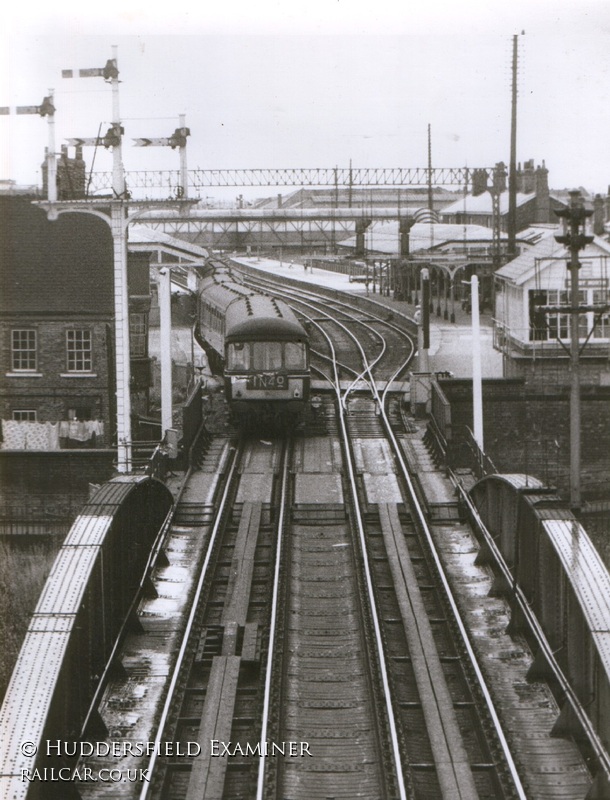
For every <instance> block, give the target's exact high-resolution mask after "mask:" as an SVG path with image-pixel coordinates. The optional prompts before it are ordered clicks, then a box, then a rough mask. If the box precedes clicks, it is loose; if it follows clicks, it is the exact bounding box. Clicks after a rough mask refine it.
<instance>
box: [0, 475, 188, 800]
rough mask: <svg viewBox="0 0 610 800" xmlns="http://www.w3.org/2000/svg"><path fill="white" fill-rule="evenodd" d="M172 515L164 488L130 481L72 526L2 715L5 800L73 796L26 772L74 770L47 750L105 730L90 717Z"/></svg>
mask: <svg viewBox="0 0 610 800" xmlns="http://www.w3.org/2000/svg"><path fill="white" fill-rule="evenodd" d="M172 505H173V497H172V494H171V492H170V491H169V489H168V488H167V487H166V486H165V485H164V484H162V483H161V482H160V481H158V480H155V479H154V478H149V477H146V476H121V477H118V478H114V479H113V480H111V481H109V482H107V483H105V484H104V485H103V486H101V487H100V488H99V489H98V490H97V492H96V493H95V494H94V495H93V497H92V498H91V500H90V501H89V502H88V503H87V504H86V505H85V506H84V507H83V509H82V511H81V513H80V514H79V516H78V517H77V519H76V520H75V522H74V524H73V525H72V527H71V529H70V532H69V533H68V536H67V537H66V540H65V542H64V544H63V546H62V548H61V550H60V551H59V553H58V555H57V558H56V560H55V563H54V565H53V568H52V570H51V573H50V575H49V578H48V579H47V582H46V584H45V586H44V588H43V591H42V594H41V596H40V599H39V601H38V604H37V606H36V609H35V611H34V614H33V616H32V620H31V622H30V625H29V627H28V631H27V633H26V637H25V640H24V643H23V646H22V648H21V651H20V653H19V657H18V659H17V663H16V666H15V669H14V671H13V675H12V678H11V681H10V683H9V687H8V690H7V693H6V696H5V699H4V703H3V705H2V708H1V709H0V739H1V741H2V742H3V748H2V752H1V753H0V797H2V798H9V797H10V798H11V799H12V800H19V799H20V798H38V797H43V796H44V797H45V798H51V797H52V798H54V797H58V798H59V797H61V798H68V797H70V796H71V795H70V790H71V789H74V787H73V785H72V784H71V783H68V782H63V781H60V782H59V783H49V782H47V781H45V782H41V781H34V782H30V781H28V780H27V779H24V772H23V771H24V770H26V771H27V772H26V774H27V775H33V774H34V770H36V769H40V770H42V769H44V768H52V767H55V768H61V767H69V766H70V759H66V758H63V757H61V756H60V755H58V754H57V753H56V751H55V750H53V751H52V752H51V753H50V754H48V753H47V742H48V741H51V742H56V741H57V740H60V741H62V742H63V741H69V742H77V741H79V740H80V739H81V737H82V736H83V735H86V733H87V732H86V731H84V730H83V727H84V725H85V723H86V722H88V724H89V725H90V726H93V724H94V722H96V721H97V722H98V723H101V720H94V718H93V715H92V714H90V713H89V712H90V708H91V707H92V702H93V700H94V698H95V696H96V694H99V691H100V689H101V685H102V683H103V679H104V676H105V673H106V671H107V668H108V666H109V663H110V661H111V658H112V655H113V653H114V651H115V648H116V642H117V638H118V637H119V636H120V634H121V632H122V631H123V630H124V628H125V627H126V620H127V617H128V616H129V614H130V612H131V611H132V610H133V608H134V605H135V602H136V600H137V598H138V597H139V595H140V592H141V590H142V588H143V586H144V582H145V580H146V577H147V575H148V574H149V573H150V570H151V568H152V566H153V563H152V560H151V553H157V552H158V548H157V547H155V544H156V542H158V541H159V540H160V536H161V534H162V531H163V530H164V528H165V523H166V521H167V520H168V518H169V514H170V511H171V508H172ZM94 739H95V736H94ZM24 742H25V743H28V746H27V747H26V748H25V749H24V747H23V743H24ZM45 774H50V773H45ZM53 792H56V793H55V794H53Z"/></svg>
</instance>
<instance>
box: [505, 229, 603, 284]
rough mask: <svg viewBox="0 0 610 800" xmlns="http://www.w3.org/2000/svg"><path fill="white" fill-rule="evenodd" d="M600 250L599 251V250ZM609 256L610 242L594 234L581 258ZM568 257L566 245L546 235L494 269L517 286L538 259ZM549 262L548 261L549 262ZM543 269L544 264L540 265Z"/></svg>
mask: <svg viewBox="0 0 610 800" xmlns="http://www.w3.org/2000/svg"><path fill="white" fill-rule="evenodd" d="M600 251H601V252H600ZM587 255H588V256H600V255H606V256H610V243H608V242H606V241H605V240H604V239H602V238H600V237H599V236H595V237H594V240H593V242H592V244H590V245H587V247H586V249H585V250H584V251H583V255H582V256H581V257H582V258H584V257H586V256H587ZM557 258H560V259H566V260H567V259H568V258H569V252H568V250H567V249H566V247H565V246H564V245H562V244H559V243H558V242H556V241H555V237H554V236H547V237H545V238H543V239H541V240H540V241H539V242H538V244H536V245H534V247H531V248H530V249H528V250H527V251H526V252H524V253H521V255H519V256H517V258H514V259H513V260H512V261H509V262H508V264H505V265H504V266H503V267H500V268H499V269H498V270H496V273H495V274H496V276H497V277H498V278H503V279H504V280H506V281H508V282H510V283H514V284H516V285H517V286H520V285H521V284H523V283H525V282H526V281H528V280H529V279H530V278H531V277H532V276H533V275H534V273H535V270H536V266H537V262H538V261H539V260H540V259H557ZM549 263H550V262H549ZM542 269H544V266H542Z"/></svg>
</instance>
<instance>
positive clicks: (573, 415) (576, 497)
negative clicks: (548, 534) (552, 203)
mask: <svg viewBox="0 0 610 800" xmlns="http://www.w3.org/2000/svg"><path fill="white" fill-rule="evenodd" d="M555 213H556V214H557V216H558V217H562V218H563V221H564V234H563V235H562V236H556V237H555V240H556V241H557V242H559V244H564V245H565V246H566V247H567V249H568V250H569V251H570V260H569V262H568V268H569V270H570V308H569V312H570V506H571V507H572V508H573V509H574V510H578V509H580V504H581V496H580V449H581V444H580V417H581V412H580V363H579V362H580V342H579V336H578V327H579V326H578V320H579V317H580V313H581V308H580V306H579V297H578V295H579V275H578V270H579V269H580V262H579V260H578V252H579V251H580V250H582V249H584V247H586V245H588V244H590V243H591V242H592V241H593V237H592V236H585V233H584V231H585V221H586V219H587V217H590V216H591V214H592V213H593V212H592V211H590V210H587V209H586V208H585V207H584V203H583V200H582V197H581V196H580V192H579V191H578V190H575V191H572V192H570V207H569V208H566V209H562V210H561V211H556V212H555Z"/></svg>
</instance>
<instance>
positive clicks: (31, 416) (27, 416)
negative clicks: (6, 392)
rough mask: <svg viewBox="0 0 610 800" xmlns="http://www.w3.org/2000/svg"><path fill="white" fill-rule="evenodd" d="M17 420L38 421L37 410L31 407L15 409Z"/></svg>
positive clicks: (14, 417)
mask: <svg viewBox="0 0 610 800" xmlns="http://www.w3.org/2000/svg"><path fill="white" fill-rule="evenodd" d="M13 420H14V421H15V422H36V411H34V410H33V409H30V408H27V409H26V408H20V409H15V411H13Z"/></svg>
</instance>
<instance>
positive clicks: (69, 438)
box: [0, 189, 150, 450]
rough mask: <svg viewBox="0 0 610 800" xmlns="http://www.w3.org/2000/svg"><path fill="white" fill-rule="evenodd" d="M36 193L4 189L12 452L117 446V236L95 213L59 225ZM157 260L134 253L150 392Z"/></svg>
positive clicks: (136, 335) (3, 338)
mask: <svg viewBox="0 0 610 800" xmlns="http://www.w3.org/2000/svg"><path fill="white" fill-rule="evenodd" d="M36 199H39V198H36V197H35V196H33V195H32V194H27V193H26V194H21V193H19V192H18V191H16V190H14V189H13V190H11V191H9V192H7V193H5V194H1V195H0V374H1V375H2V378H3V380H2V386H1V388H0V419H1V420H2V449H3V450H58V449H81V448H90V447H96V448H100V447H112V446H113V445H114V438H115V416H116V413H115V369H114V344H113V342H114V287H113V242H112V235H111V231H110V228H109V226H108V225H107V224H106V223H105V222H104V221H103V220H100V219H98V218H97V217H95V216H93V215H90V214H80V213H67V214H61V215H60V216H59V218H58V219H57V220H55V221H53V222H51V221H49V220H48V219H47V215H46V212H45V211H44V210H42V209H40V208H38V207H37V206H36V205H35V204H33V202H32V201H33V200H36ZM148 265H149V259H148V257H147V256H146V255H145V254H141V253H140V254H133V255H130V257H129V268H128V272H129V284H130V294H133V297H132V298H131V299H130V328H131V334H132V335H131V340H132V350H133V353H132V372H133V378H134V380H133V381H132V383H133V387H132V388H133V389H134V390H136V391H143V392H146V391H147V389H148V385H149V383H150V368H149V360H148V313H149V309H150V288H149V277H148Z"/></svg>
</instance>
